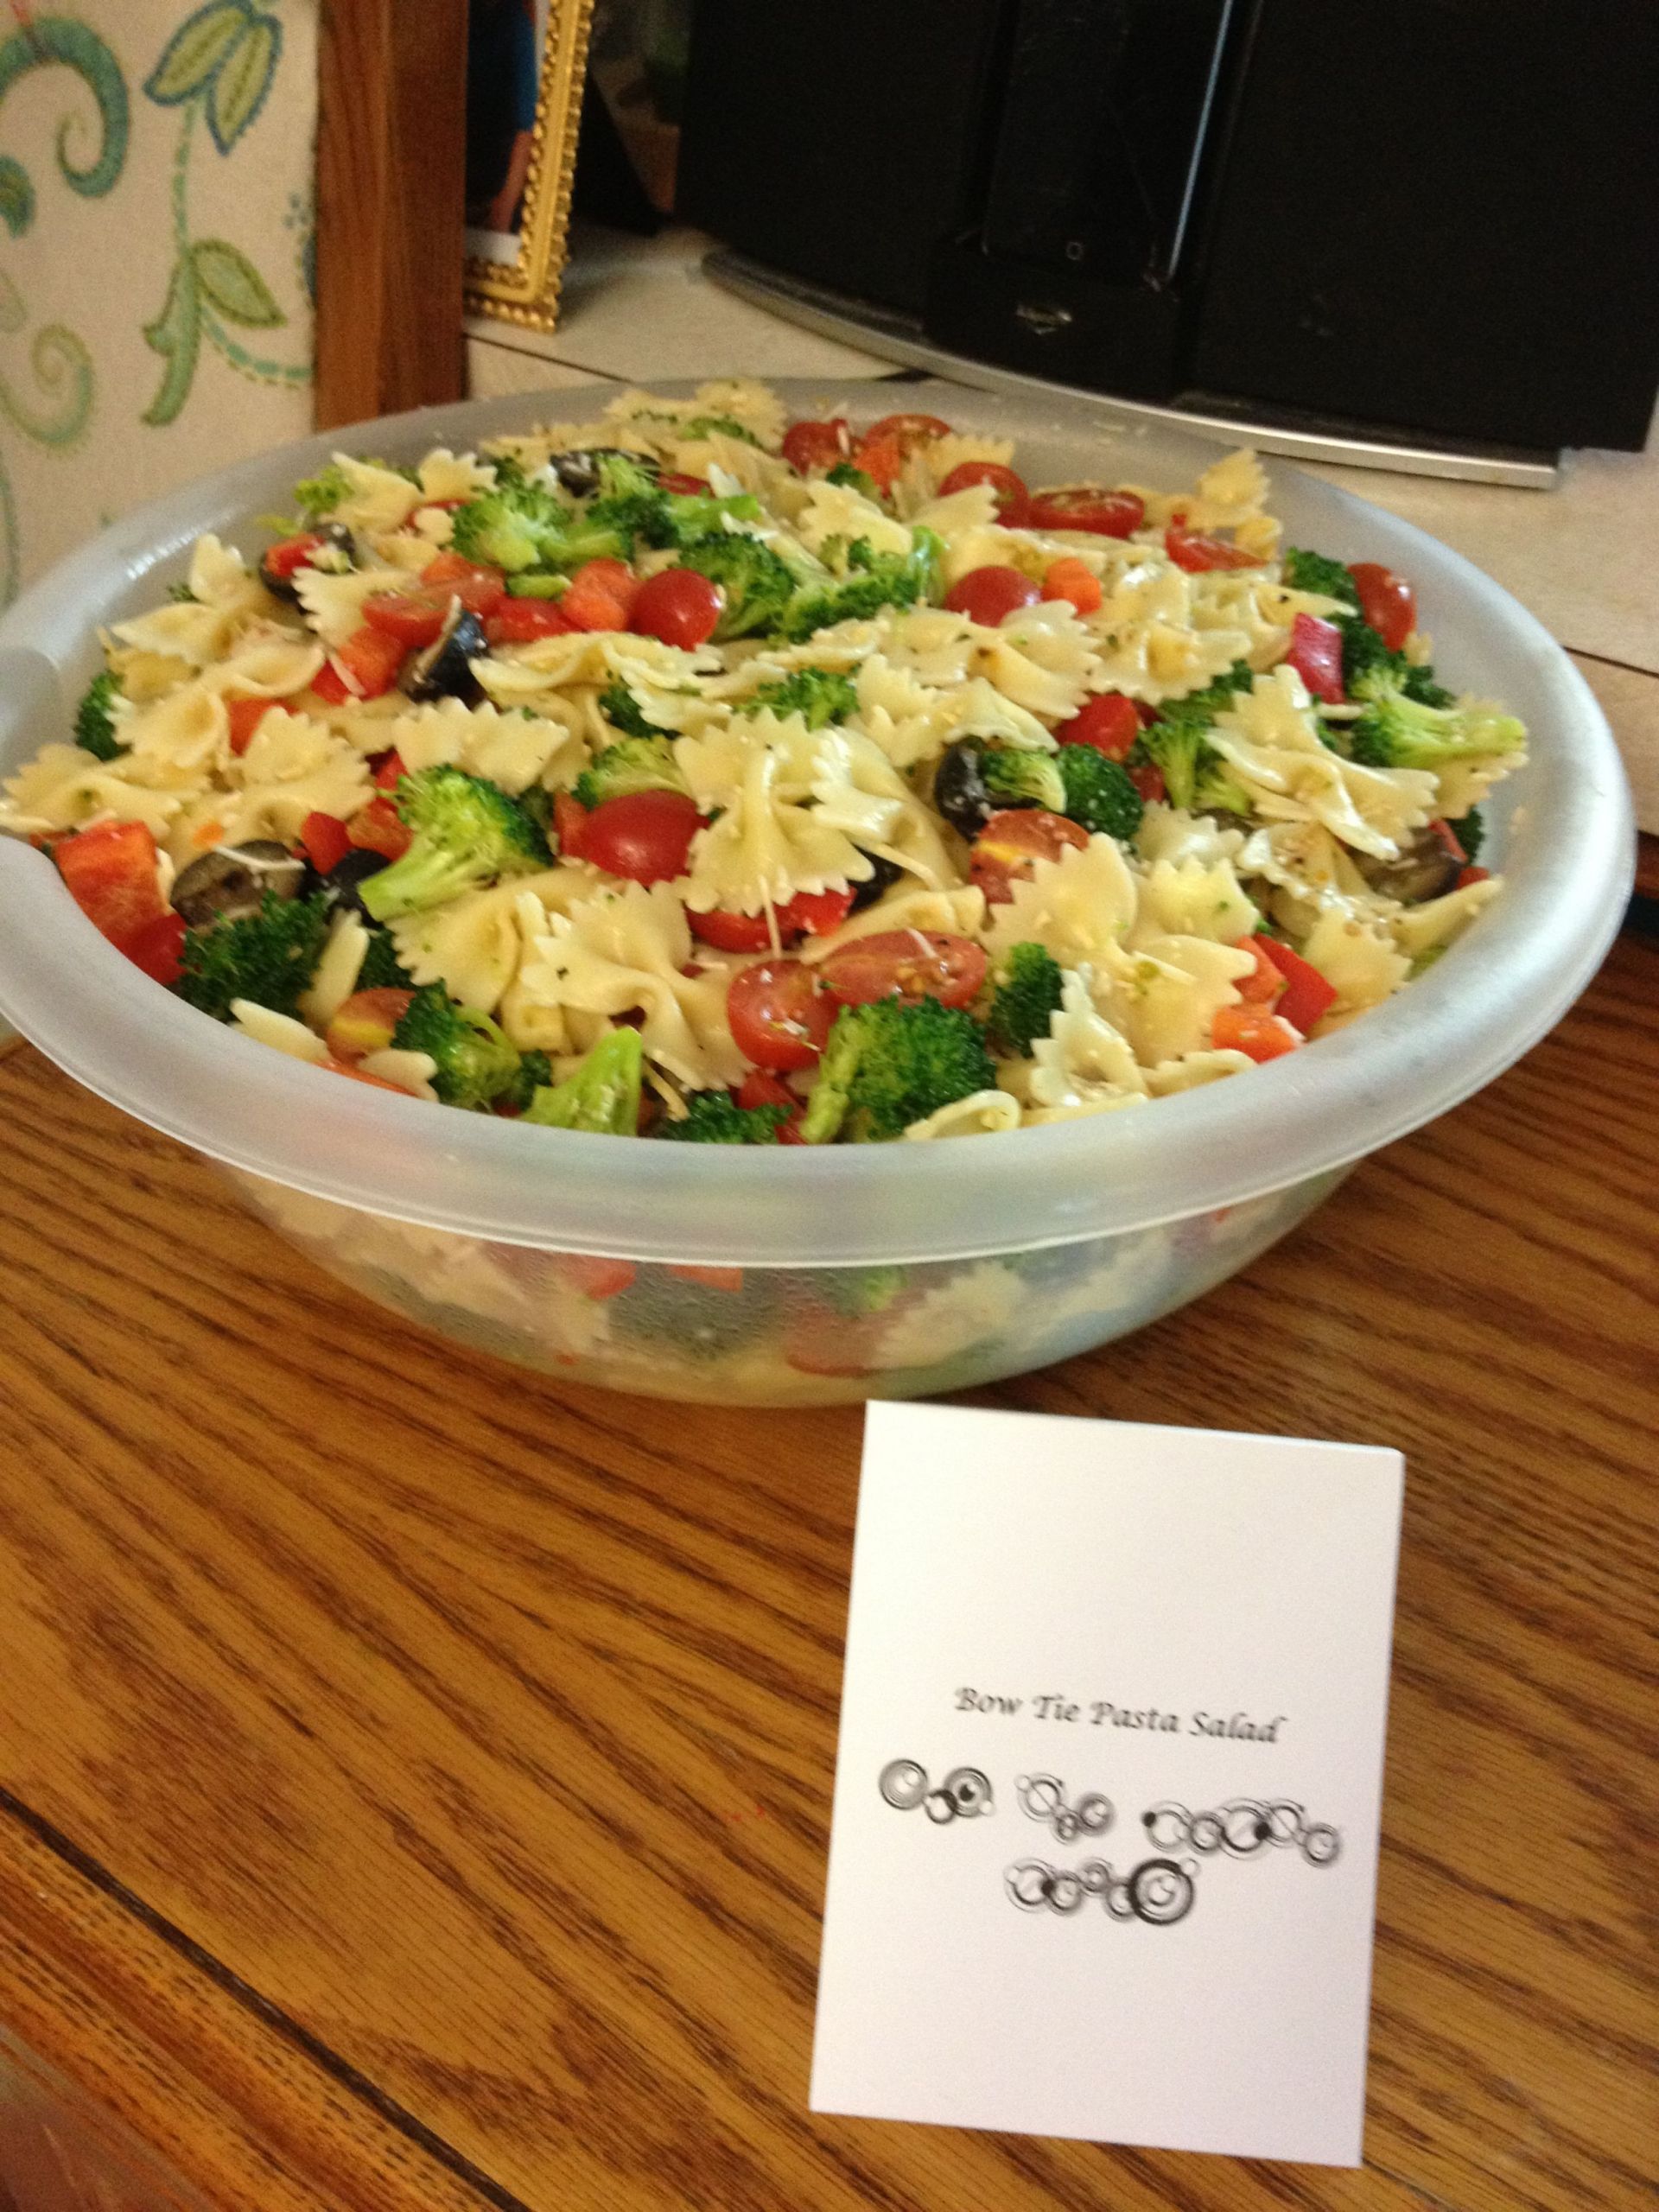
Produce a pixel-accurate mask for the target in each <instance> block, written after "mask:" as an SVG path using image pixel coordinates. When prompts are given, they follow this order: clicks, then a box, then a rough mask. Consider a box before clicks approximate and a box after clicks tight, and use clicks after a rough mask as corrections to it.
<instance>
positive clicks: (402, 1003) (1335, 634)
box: [0, 382, 1525, 1145]
mask: <svg viewBox="0 0 1659 2212" xmlns="http://www.w3.org/2000/svg"><path fill="white" fill-rule="evenodd" d="M1013 461H1014V454H1013V451H1012V448H1011V447H1010V446H1009V444H1008V442H1007V441H1005V440H999V439H995V438H987V437H978V436H974V435H963V434H959V433H957V432H955V431H953V430H951V429H950V428H949V426H948V425H946V424H945V423H942V422H940V421H938V420H937V419H936V418H935V417H933V416H927V415H896V416H887V417H886V418H884V419H883V420H882V421H880V422H878V423H874V424H872V425H871V426H870V427H869V428H868V429H866V430H864V431H862V432H860V431H858V430H856V429H853V428H852V427H850V426H849V424H848V423H845V422H843V421H840V420H836V421H833V422H828V423H787V422H786V420H785V413H784V410H783V408H782V406H781V405H780V404H779V402H778V400H777V399H776V398H775V397H774V396H773V395H772V393H771V392H769V391H767V390H766V388H765V387H764V386H762V385H757V384H752V383H747V382H725V383H720V384H712V385H705V386H703V387H702V390H701V391H699V393H698V394H697V397H696V398H695V399H691V400H665V399H660V398H657V397H653V396H652V395H651V394H649V393H643V392H636V393H629V394H627V395H626V396H625V397H620V398H619V399H617V400H615V401H614V402H613V403H612V404H611V405H610V406H609V407H608V408H607V410H606V413H605V416H604V419H603V420H602V421H601V422H598V423H582V424H567V425H560V426H558V427H556V428H553V429H545V430H538V431H536V432H533V433H531V435H526V436H518V437H507V438H501V439H498V440H496V441H494V442H493V443H491V444H490V445H489V446H487V447H486V448H485V449H484V450H483V451H482V452H481V453H480V454H478V455H476V456H474V455H473V454H461V455H460V456H457V455H455V454H452V453H449V452H448V451H442V450H441V451H438V452H435V453H431V454H428V455H427V457H426V458H425V460H423V461H421V462H420V464H419V465H418V467H412V468H403V467H391V466H388V465H387V464H385V463H384V462H382V461H373V460H359V459H352V458H349V457H347V456H346V455H344V454H341V455H340V456H339V457H338V458H337V459H336V460H335V461H334V463H333V465H332V466H331V467H328V468H327V469H325V470H324V471H323V472H322V474H321V476H319V477H317V478H315V479H314V480H310V481H308V482H307V483H303V484H302V485H300V486H298V487H297V489H296V502H297V513H296V517H295V518H293V519H292V520H291V521H290V522H288V523H285V524H283V526H282V529H283V534H282V536H281V537H280V539H279V542H277V543H274V544H272V545H271V546H270V548H269V550H267V551H266V553H265V554H264V557H263V559H262V560H261V561H260V563H259V564H258V566H257V569H251V568H249V567H248V566H247V565H246V563H245V562H244V561H243V559H242V558H241V556H239V555H238V554H237V553H235V552H233V551H232V550H227V549H226V547H225V546H224V545H222V544H221V543H219V541H218V540H217V539H216V538H214V537H204V538H203V539H201V540H200V543H198V545H197V546H196V549H195V552H194V558H193V560H192V563H191V566H190V572H189V578H188V584H185V585H181V586H178V587H176V588H175V592H174V594H173V597H172V599H171V601H169V603H168V604H167V605H165V606H162V607H157V608H156V609H155V610H154V611H153V612H151V613H146V614H142V615H139V616H137V617H136V618H134V619H133V620H130V621H125V622H120V623H117V624H116V625H115V626H114V628H113V630H112V631H111V632H110V633H109V634H108V635H107V636H106V637H105V641H104V644H105V658H106V661H107V668H106V671H105V673H104V674H102V675H100V676H99V677H98V678H97V680H96V681H95V682H94V683H93V684H92V688H91V690H89V692H88V693H87V695H86V698H85V700H84V701H83V702H82V703H81V706H80V709H79V715H78V716H77V718H76V724H75V732H74V737H75V741H74V742H73V744H69V743H64V744H54V745H48V747H45V748H44V750H43V751H42V752H41V753H40V754H39V756H38V757H37V758H36V759H35V760H33V761H31V762H30V763H29V765H28V766H26V767H25V768H23V769H22V772H20V773H18V774H16V775H15V776H14V777H12V778H11V779H10V782H9V783H8V784H7V785H6V786H5V796H4V799H3V804H0V824H3V826H4V827H5V828H7V829H10V830H11V831H13V832H14V833H16V834H17V835H19V836H25V837H29V838H32V839H33V840H34V841H35V842H36V843H38V844H40V845H41V846H43V847H45V848H46V849H48V850H50V851H51V852H52V853H53V854H54V855H55V857H56V861H57V864H58V867H59V868H60V871H61V874H62V877H63V880H64V882H65V883H66V884H67V887H68V888H69V889H70V891H71V892H72V893H73V895H74V897H75V898H76V899H78V900H79V903H80V905H81V906H82V907H83V908H84V909H85V911H86V913H87V914H88V915H89V916H90V917H91V918H92V920H93V921H94V922H95V923H96V924H97V925H98V926H99V929H101V930H102V931H104V933H105V936H106V937H109V938H111V939H112V940H113V941H114V942H115V943H116V944H118V945H119V946H120V947H121V948H122V949H123V950H124V951H125V952H126V953H128V955H129V956H130V957H131V959H132V960H133V961H134V963H136V964H137V967H138V968H139V969H143V971H144V973H145V974H146V975H147V976H150V977H153V978H154V979H155V980H156V982H159V983H162V984H165V985H166V986H168V988H172V989H173V990H175V991H176V992H178V993H179V994H180V995H181V996H183V997H184V998H185V999H187V1000H188V1001H189V1002H190V1003H191V1004H192V1005H193V1006H195V1007H200V1009H201V1010H202V1011H203V1013H205V1014H209V1015H212V1016H213V1017H215V1018H217V1019H218V1020H221V1021H226V1022H231V1023H233V1024H235V1025H236V1027H238V1028H239V1029H240V1030H242V1031H243V1032H245V1033H246V1034H247V1035H248V1036H249V1037H251V1038H254V1039H259V1040H260V1041H261V1042H263V1043H264V1044H266V1045H270V1046H276V1047H277V1048H278V1049H279V1050H281V1051H283V1052H289V1053H293V1054H295V1055H296V1056H297V1057H299V1058H303V1059H308V1060H311V1061H315V1063H316V1064H317V1065H318V1066H319V1068H321V1069H323V1070H328V1071H334V1073H335V1074H339V1075H346V1076H351V1077H355V1078H356V1079H358V1080H359V1081H362V1082H368V1083H374V1084H383V1085H386V1086H389V1087H391V1088H392V1089H394V1090H403V1091H406V1092H413V1093H414V1094H416V1096H420V1097H423V1098H432V1099H438V1100H442V1101H443V1102H444V1103H447V1104H449V1105H454V1106H463V1107H468V1108H471V1109H474V1110H483V1111H489V1112H494V1113H498V1114H510V1115H518V1116H522V1117H523V1118H524V1120H525V1121H527V1122H538V1123H543V1124H548V1125H551V1126H554V1127H557V1128H582V1129H593V1130H605V1131H611V1132H614V1133H616V1134H619V1135H634V1134H636V1133H637V1134H639V1135H646V1136H649V1137H653V1138H671V1139H681V1140H688V1139H689V1140H690V1141H696V1142H704V1143H719V1144H762V1145H769V1144H776V1143H785V1144H798V1143H806V1144H823V1143H831V1142H842V1143H844V1142H855V1143H856V1142H863V1141H871V1140H880V1139H888V1138H931V1137H936V1136H942V1135H968V1134H973V1133H976V1132H980V1131H988V1130H1005V1129H1012V1128H1020V1127H1024V1126H1029V1125H1032V1124H1033V1123H1038V1122H1052V1121H1056V1120H1060V1119H1065V1118H1067V1117H1069V1116H1077V1115H1084V1114H1096V1113H1101V1112H1103V1111H1107V1110H1115V1109H1118V1108H1120V1107H1126V1106H1136V1105H1140V1104H1142V1103H1146V1102H1147V1101H1150V1100H1154V1099H1157V1098H1160V1097H1163V1096H1166V1095H1168V1094H1169V1093H1171V1092H1173V1091H1177V1090H1185V1089H1187V1088H1189V1087H1190V1086H1191V1085H1192V1084H1201V1083H1209V1082H1212V1081H1214V1080H1216V1079H1217V1078H1218V1077H1223V1076H1229V1075H1233V1074H1235V1073H1238V1072H1241V1071H1244V1070H1246V1069H1248V1068H1249V1067H1250V1066H1251V1065H1253V1064H1255V1063H1256V1062H1259V1061H1263V1060H1268V1059H1272V1058H1276V1057H1277V1056H1279V1055H1280V1054H1281V1053H1286V1052H1296V1051H1299V1050H1300V1049H1302V1048H1303V1047H1304V1046H1306V1043H1307V1042H1308V1040H1309V1039H1317V1038H1319V1036H1321V1035H1323V1034H1324V1033H1325V1032H1326V1031H1328V1030H1330V1029H1332V1028H1334V1027H1336V1026H1338V1024H1340V1023H1343V1022H1345V1021H1348V1020H1351V1019H1352V1018H1353V1017H1354V1016H1355V1015H1357V1014H1363V1012H1364V1011H1365V1009H1366V1008H1367V1007H1371V1006H1374V1005H1375V1004H1376V1003H1377V1002H1378V1001H1380V1000H1382V999H1384V998H1386V997H1388V996H1389V995H1390V993H1392V992H1394V991H1395V990H1397V989H1398V988H1400V987H1401V986H1402V984H1404V983H1405V982H1407V981H1408V979H1409V978H1410V977H1411V976H1413V975H1414V974H1415V973H1417V972H1418V971H1419V970H1420V969H1421V968H1422V967H1423V966H1424V965H1425V964H1426V963H1428V962H1430V961H1432V960H1433V959H1435V958H1436V957H1438V956H1439V954H1440V952H1441V951H1442V950H1444V948H1445V947H1446V944H1448V943H1449V942H1450V941H1451V939H1452V938H1453V937H1454V936H1456V934H1457V933H1458V932H1459V931H1460V930H1462V929H1463V928H1464V927H1465V926H1466V925H1467V924H1468V923H1469V922H1471V920H1472V919H1473V918H1474V917H1475V916H1476V914H1477V913H1478V911H1479V910H1480V908H1481V907H1482V906H1484V904H1485V903H1486V902H1487V901H1488V900H1489V899H1491V898H1492V897H1493V896H1494V895H1495V894H1496V893H1497V890H1498V881H1497V878H1495V877H1493V876H1491V875H1489V874H1486V872H1485V871H1484V870H1483V869H1482V868H1478V866H1475V865H1474V864H1473V863H1474V861H1475V859H1476V856H1477V854H1478V848H1479V842H1480V816H1479V813H1478V806H1479V802H1480V801H1481V799H1482V798H1483V797H1484V794H1485V792H1486V791H1487V790H1488V789H1489V788H1490V786H1491V785H1492V783H1493V782H1494V781H1495V780H1496V779H1497V778H1498V777H1499V776H1500V775H1502V774H1503V773H1504V772H1507V771H1508V770H1510V769H1511V768H1513V767H1515V766H1518V765H1519V764H1520V762H1521V761H1522V759H1523V758H1524V752H1523V747H1524V743H1525V732H1524V731H1523V729H1522V726H1521V725H1520V723H1519V722H1518V721H1516V720H1515V719H1514V718H1513V717H1512V716H1510V715H1506V714H1504V713H1503V712H1502V711H1501V710H1500V709H1498V708H1497V707H1496V706H1493V705H1491V704H1490V703H1488V702H1484V701H1481V700H1477V699H1471V698H1463V697H1454V696H1453V695H1452V693H1451V692H1449V691H1447V690H1444V689H1443V688H1442V687H1441V686H1440V684H1439V683H1436V682H1435V681H1434V678H1433V672H1432V671H1431V669H1430V668H1429V666H1428V663H1427V645H1426V641H1425V639H1423V637H1422V636H1421V633H1420V632H1418V630H1417V628H1416V610H1415V606H1414V597H1413V594H1412V590H1411V587H1410V585H1409V583H1408V582H1407V581H1405V580H1403V579H1402V578H1400V577H1398V576H1396V575H1393V574H1392V573H1391V572H1390V571H1389V570H1388V569H1383V568H1380V567H1378V566H1376V565H1375V564H1373V563H1356V564H1355V565H1354V566H1353V567H1351V568H1347V567H1344V566H1343V565H1342V564H1341V563H1338V562H1337V561H1334V560H1332V559H1328V558H1326V557H1325V556H1322V555H1321V554H1319V552H1317V551H1308V550H1284V549H1281V545H1280V543H1279V537H1280V531H1279V525H1278V524H1277V523H1276V522H1274V520H1273V518H1271V517H1270V516H1269V515H1268V514H1267V513H1266V512H1264V511H1263V505H1262V503H1263V499H1264V497H1265V495H1266V490H1267V486H1266V479H1265V477H1264V475H1263V473H1262V469H1261V467H1259V466H1258V464H1257V462H1256V461H1255V458H1254V457H1253V456H1252V455H1251V454H1248V453H1237V454H1232V455H1231V456H1230V457H1229V458H1227V459H1225V460H1222V461H1217V463H1216V465H1215V466H1214V467H1211V468H1210V469H1208V470H1206V471H1205V474H1203V475H1202V476H1201V477H1200V478H1199V480H1198V485H1197V486H1196V487H1195V488H1194V489H1192V490H1188V491H1185V492H1173V493H1172V492H1163V491H1154V490H1151V489H1148V488H1147V487H1145V486H1128V485H1117V486H1111V487H1109V488H1105V487H1096V486H1066V487H1064V488H1060V489H1054V490H1049V491H1036V492H1033V491H1032V490H1030V489H1029V488H1028V487H1027V485H1026V484H1025V483H1024V482H1023V481H1022V480H1021V479H1020V476H1019V475H1017V474H1015V473H1014V467H1013V466H1012V463H1013Z"/></svg>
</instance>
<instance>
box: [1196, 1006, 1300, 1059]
mask: <svg viewBox="0 0 1659 2212" xmlns="http://www.w3.org/2000/svg"><path fill="white" fill-rule="evenodd" d="M1210 1036H1211V1041H1212V1042H1213V1044H1214V1045H1215V1047H1216V1050H1217V1052H1244V1053H1247V1054H1248V1055H1249V1058H1251V1059H1253V1060H1276V1059H1277V1058H1279V1057H1280V1055H1281V1053H1284V1052H1295V1050H1296V1049H1297V1047H1298V1046H1300V1045H1305V1044H1306V1042H1307V1039H1306V1038H1305V1037H1304V1036H1303V1035H1302V1033H1301V1032H1300V1030H1299V1029H1293V1028H1292V1027H1291V1026H1290V1024H1289V1022H1287V1020H1285V1018H1284V1016H1283V1014H1269V1013H1268V1011H1267V1010H1266V1008H1265V1007H1259V1006H1222V1007H1217V1008H1216V1013H1215V1019H1214V1020H1212V1021H1211V1024H1210Z"/></svg>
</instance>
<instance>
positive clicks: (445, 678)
mask: <svg viewBox="0 0 1659 2212" xmlns="http://www.w3.org/2000/svg"><path fill="white" fill-rule="evenodd" d="M487 650H488V643H487V640H486V638H485V635H484V625H483V624H482V622H480V620H479V619H478V617H477V615H476V614H474V613H473V612H472V610H471V608H470V607H463V606H462V605H461V601H460V600H459V599H454V600H452V601H450V603H449V613H448V620H446V621H445V623H444V626H443V629H442V632H441V633H440V634H439V635H438V637H437V638H436V639H434V641H433V642H432V644H431V645H428V646H427V647H426V648H425V650H424V651H423V652H418V653H416V656H415V658H414V659H413V660H412V661H410V664H409V677H408V681H407V683H405V685H404V689H405V690H407V692H408V693H409V696H410V698H411V699H462V700H465V702H467V705H468V706H471V705H472V704H473V702H474V701H475V700H478V699H481V698H482V697H483V696H484V691H483V686H482V685H481V684H480V683H479V680H478V678H477V677H475V676H474V674H473V667H472V664H473V663H474V660H476V659H477V658H478V657H479V655H480V653H482V652H486V651H487Z"/></svg>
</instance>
